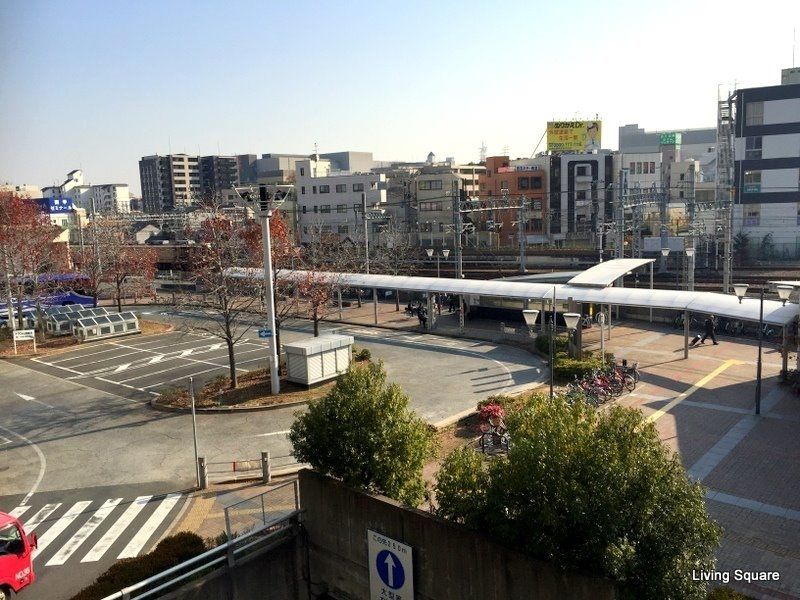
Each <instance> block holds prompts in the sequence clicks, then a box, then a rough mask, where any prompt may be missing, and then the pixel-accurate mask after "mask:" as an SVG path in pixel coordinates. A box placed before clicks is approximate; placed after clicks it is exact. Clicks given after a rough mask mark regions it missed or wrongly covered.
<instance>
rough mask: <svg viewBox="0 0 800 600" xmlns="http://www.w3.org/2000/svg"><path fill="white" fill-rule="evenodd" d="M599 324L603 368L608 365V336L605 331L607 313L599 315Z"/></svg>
mask: <svg viewBox="0 0 800 600" xmlns="http://www.w3.org/2000/svg"><path fill="white" fill-rule="evenodd" d="M597 322H598V323H599V324H600V362H601V364H602V365H603V366H605V364H606V335H605V332H604V331H603V326H604V325H605V323H606V313H604V312H603V311H602V310H601V311H600V312H599V313H598V314H597Z"/></svg>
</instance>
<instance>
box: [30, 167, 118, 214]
mask: <svg viewBox="0 0 800 600" xmlns="http://www.w3.org/2000/svg"><path fill="white" fill-rule="evenodd" d="M42 197H43V198H45V199H49V198H56V199H58V198H61V199H65V200H66V199H68V200H69V202H70V204H71V205H74V207H75V208H79V209H83V210H85V211H86V212H87V213H88V214H93V213H94V212H95V211H96V212H98V213H102V214H124V213H129V212H130V211H131V195H130V191H129V190H128V184H127V183H103V184H98V185H92V184H88V183H85V181H84V175H83V171H81V170H80V169H75V170H74V171H70V172H69V173H67V178H66V179H65V180H64V182H63V183H62V184H61V185H55V186H50V187H45V188H42Z"/></svg>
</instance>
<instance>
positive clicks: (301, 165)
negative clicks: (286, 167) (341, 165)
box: [295, 158, 386, 242]
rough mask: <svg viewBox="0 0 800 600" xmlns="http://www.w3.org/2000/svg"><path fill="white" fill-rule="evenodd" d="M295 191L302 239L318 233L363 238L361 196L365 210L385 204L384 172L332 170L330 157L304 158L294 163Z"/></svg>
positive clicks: (373, 227) (373, 226)
mask: <svg viewBox="0 0 800 600" xmlns="http://www.w3.org/2000/svg"><path fill="white" fill-rule="evenodd" d="M295 193H296V195H297V211H298V214H297V217H298V228H299V230H300V240H301V241H302V242H309V241H311V240H312V239H314V237H315V236H318V235H320V234H322V235H326V234H327V235H338V236H339V239H341V240H344V239H347V238H349V239H354V240H357V239H363V233H362V232H363V223H364V220H363V219H364V214H363V211H362V200H361V195H362V194H366V199H367V210H368V211H370V210H371V208H372V207H373V206H385V204H386V175H384V174H382V173H369V172H367V173H351V172H348V171H335V170H334V169H333V167H332V165H331V161H330V160H327V159H323V158H311V159H308V158H307V159H305V160H300V161H297V163H296V165H295ZM370 229H371V231H372V232H375V233H377V232H378V230H379V221H378V220H375V221H372V222H371V224H370Z"/></svg>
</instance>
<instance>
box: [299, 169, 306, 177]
mask: <svg viewBox="0 0 800 600" xmlns="http://www.w3.org/2000/svg"><path fill="white" fill-rule="evenodd" d="M305 176H306V170H305V169H304V168H303V167H300V177H305Z"/></svg>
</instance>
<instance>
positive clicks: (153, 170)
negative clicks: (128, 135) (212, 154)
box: [139, 154, 202, 213]
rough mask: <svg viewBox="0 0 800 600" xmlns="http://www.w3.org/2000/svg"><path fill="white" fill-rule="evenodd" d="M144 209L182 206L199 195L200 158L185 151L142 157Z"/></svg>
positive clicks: (164, 210)
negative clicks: (184, 152) (182, 152)
mask: <svg viewBox="0 0 800 600" xmlns="http://www.w3.org/2000/svg"><path fill="white" fill-rule="evenodd" d="M139 178H140V183H141V186H142V203H143V205H144V211H145V212H149V213H160V212H169V211H172V210H175V209H176V208H185V207H187V206H190V205H191V204H193V203H194V202H195V200H196V199H197V198H198V197H199V196H200V195H201V192H202V187H201V178H200V157H199V156H190V155H188V154H170V155H167V156H160V155H157V154H156V155H153V156H144V157H142V159H141V160H140V161H139Z"/></svg>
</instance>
